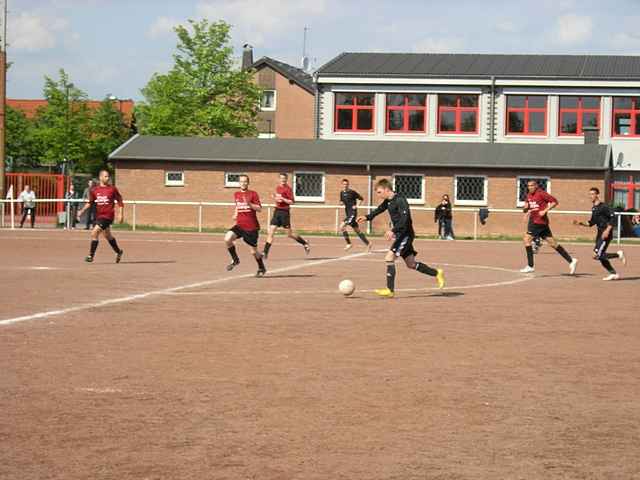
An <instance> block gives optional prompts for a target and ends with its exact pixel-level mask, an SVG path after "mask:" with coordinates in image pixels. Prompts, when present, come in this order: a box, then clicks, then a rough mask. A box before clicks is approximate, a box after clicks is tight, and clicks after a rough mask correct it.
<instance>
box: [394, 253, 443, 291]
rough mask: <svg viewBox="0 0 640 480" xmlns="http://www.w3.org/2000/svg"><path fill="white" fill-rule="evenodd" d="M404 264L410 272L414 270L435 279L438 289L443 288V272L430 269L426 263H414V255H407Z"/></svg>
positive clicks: (437, 269)
mask: <svg viewBox="0 0 640 480" xmlns="http://www.w3.org/2000/svg"><path fill="white" fill-rule="evenodd" d="M404 263H405V265H406V266H407V268H409V269H410V270H415V271H416V272H420V273H422V274H424V275H429V276H430V277H436V281H437V282H438V288H444V284H445V281H444V271H442V270H441V269H439V268H432V267H430V266H429V265H427V264H426V263H422V262H418V261H416V257H415V255H409V256H408V257H407V258H405V259H404Z"/></svg>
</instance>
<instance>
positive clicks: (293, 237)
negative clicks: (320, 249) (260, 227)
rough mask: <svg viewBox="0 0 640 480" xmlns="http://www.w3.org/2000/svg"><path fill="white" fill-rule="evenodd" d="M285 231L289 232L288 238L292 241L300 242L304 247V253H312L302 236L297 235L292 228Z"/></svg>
mask: <svg viewBox="0 0 640 480" xmlns="http://www.w3.org/2000/svg"><path fill="white" fill-rule="evenodd" d="M285 230H286V231H287V237H289V238H290V239H291V240H293V241H295V242H298V243H299V244H300V245H302V246H303V247H304V252H305V253H306V254H307V255H309V252H310V251H311V247H310V246H309V242H307V241H306V240H305V239H304V238H302V237H301V236H300V235H298V234H297V233H295V232H294V231H293V230H292V229H291V228H285Z"/></svg>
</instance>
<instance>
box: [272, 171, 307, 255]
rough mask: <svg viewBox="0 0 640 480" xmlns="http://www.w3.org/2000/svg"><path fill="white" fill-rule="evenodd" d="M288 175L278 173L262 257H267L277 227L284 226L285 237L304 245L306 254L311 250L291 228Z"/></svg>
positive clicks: (291, 200) (290, 191)
mask: <svg viewBox="0 0 640 480" xmlns="http://www.w3.org/2000/svg"><path fill="white" fill-rule="evenodd" d="M288 180H289V175H287V174H286V173H281V174H280V184H279V185H278V186H277V187H276V193H274V194H273V198H274V200H275V201H276V210H275V212H274V214H273V218H272V219H271V224H270V225H269V230H268V231H267V243H265V245H264V252H263V255H264V258H265V259H266V258H268V257H269V251H270V250H271V245H272V244H273V237H274V236H275V234H276V230H277V229H278V228H284V229H285V230H286V232H287V237H289V238H290V239H292V240H295V241H296V242H298V243H299V244H300V245H302V246H303V247H304V251H305V253H306V254H307V255H308V254H309V252H310V251H311V247H310V246H309V242H307V241H306V240H305V239H304V238H302V237H301V236H300V235H298V234H297V233H294V232H293V231H292V230H291V205H293V190H291V187H290V186H289V184H288V183H287V182H288Z"/></svg>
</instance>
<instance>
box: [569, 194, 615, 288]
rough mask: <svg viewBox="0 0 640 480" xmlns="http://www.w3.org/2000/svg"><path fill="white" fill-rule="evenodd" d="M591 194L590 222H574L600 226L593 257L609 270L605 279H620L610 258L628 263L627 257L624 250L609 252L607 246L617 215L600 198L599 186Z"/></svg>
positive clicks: (582, 224) (575, 221)
mask: <svg viewBox="0 0 640 480" xmlns="http://www.w3.org/2000/svg"><path fill="white" fill-rule="evenodd" d="M589 196H590V197H591V203H593V207H592V208H591V219H590V220H589V221H588V222H579V221H577V220H574V221H573V223H574V224H575V225H581V226H583V227H593V226H594V225H595V226H596V227H597V228H598V234H597V235H596V245H595V248H594V249H593V258H594V259H595V260H600V263H601V264H602V266H603V267H604V268H605V269H606V270H607V272H609V275H607V276H606V277H604V278H603V280H605V281H611V280H618V279H619V278H620V276H619V275H618V272H616V269H615V268H613V265H611V262H610V261H609V260H611V259H613V258H619V259H620V261H621V262H622V264H623V265H626V264H627V259H626V257H625V256H624V252H623V251H622V250H618V251H617V252H616V253H607V248H608V247H609V244H610V243H611V240H612V238H613V235H612V232H613V223H614V222H615V218H616V216H615V215H614V214H613V212H612V211H611V209H610V208H609V205H607V204H606V203H603V202H602V201H601V200H600V190H599V189H598V188H596V187H593V188H592V189H591V190H589Z"/></svg>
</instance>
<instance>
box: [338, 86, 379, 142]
mask: <svg viewBox="0 0 640 480" xmlns="http://www.w3.org/2000/svg"><path fill="white" fill-rule="evenodd" d="M374 113H375V94H373V93H336V119H335V122H336V123H335V125H336V127H335V129H336V131H338V132H372V131H373V116H374Z"/></svg>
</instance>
